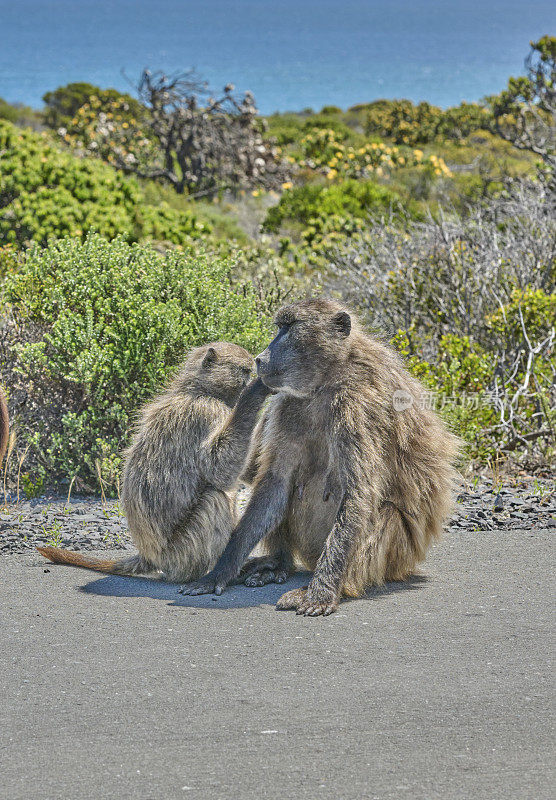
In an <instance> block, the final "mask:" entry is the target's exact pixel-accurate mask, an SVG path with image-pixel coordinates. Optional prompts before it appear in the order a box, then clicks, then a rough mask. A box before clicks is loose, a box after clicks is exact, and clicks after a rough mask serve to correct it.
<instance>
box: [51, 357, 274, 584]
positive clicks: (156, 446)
mask: <svg viewBox="0 0 556 800" xmlns="http://www.w3.org/2000/svg"><path fill="white" fill-rule="evenodd" d="M253 366H254V364H253V359H252V357H251V356H250V355H249V353H247V351H246V350H244V349H243V348H241V347H238V346H237V345H233V344H228V343H226V342H216V343H214V344H212V345H205V346H203V347H199V348H197V349H196V350H193V351H192V353H191V354H190V356H189V358H188V359H187V361H186V362H185V364H184V365H183V367H182V369H181V371H180V372H179V374H178V375H177V377H176V378H175V379H174V381H173V382H172V383H171V384H170V385H169V387H168V388H167V389H166V391H165V392H163V393H162V394H161V395H160V396H159V397H157V398H156V399H155V400H153V401H152V402H151V403H148V404H147V405H146V406H145V407H144V409H143V410H142V412H141V415H140V420H139V424H138V427H137V431H136V433H135V436H134V438H133V441H132V444H131V446H130V448H129V449H128V451H127V453H126V463H125V468H124V472H123V491H122V504H123V509H124V512H125V514H126V516H127V520H128V524H129V531H130V534H131V538H132V539H133V541H134V542H135V545H136V546H137V549H138V550H139V554H138V555H136V556H131V557H129V558H123V559H120V560H117V561H103V560H102V559H93V558H89V557H87V556H82V555H80V554H79V553H72V552H70V551H67V550H60V549H58V548H54V547H39V548H37V549H38V550H39V552H40V553H42V554H43V555H44V556H46V557H47V558H50V559H51V561H55V562H57V563H62V564H72V565H75V566H81V567H88V568H89V569H94V570H98V571H100V572H110V573H115V574H119V575H136V574H139V573H149V572H153V571H155V570H161V571H162V572H163V573H164V576H165V577H166V579H167V580H169V581H184V580H191V579H193V578H196V577H199V576H200V575H204V573H205V572H206V571H207V570H208V569H210V568H211V567H212V566H213V565H214V563H215V562H216V559H217V558H218V556H219V555H220V554H221V552H222V550H223V549H224V546H225V545H226V542H227V541H228V539H229V537H230V533H231V531H232V529H233V527H234V525H235V523H236V522H237V518H236V493H237V484H238V478H239V475H240V473H241V470H242V468H243V466H244V462H245V460H246V457H247V453H248V449H249V440H250V437H251V434H252V431H253V428H254V426H255V422H256V419H257V415H258V412H259V410H260V408H261V406H262V404H263V401H264V399H265V397H266V396H267V395H268V394H269V391H270V390H269V389H268V388H267V387H265V386H264V384H263V383H262V382H261V381H260V379H256V380H254V381H251V383H250V384H249V385H248V386H246V385H247V383H248V381H249V376H250V373H251V370H252V367H253ZM245 387H246V388H245ZM242 390H243V391H242ZM240 392H241V396H240ZM238 396H239V400H238ZM236 401H237V405H236V406H235V408H234V410H233V411H232V413H230V411H231V409H232V407H233V406H234V404H235V403H236Z"/></svg>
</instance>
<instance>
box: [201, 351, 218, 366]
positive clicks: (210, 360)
mask: <svg viewBox="0 0 556 800" xmlns="http://www.w3.org/2000/svg"><path fill="white" fill-rule="evenodd" d="M216 358H217V354H216V350H215V349H214V347H209V349H208V350H207V352H206V353H205V357H204V358H203V367H208V366H210V365H211V364H214V362H215V361H216Z"/></svg>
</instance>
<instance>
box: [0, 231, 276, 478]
mask: <svg viewBox="0 0 556 800" xmlns="http://www.w3.org/2000/svg"><path fill="white" fill-rule="evenodd" d="M234 266H235V265H234V263H233V261H232V259H231V258H224V257H216V256H214V255H209V254H206V253H204V252H203V251H202V250H199V249H197V250H195V251H194V250H192V249H189V250H186V252H185V253H176V252H174V253H170V254H168V255H166V256H165V257H162V256H161V255H159V254H157V253H156V252H155V251H154V250H153V249H152V248H150V247H148V246H141V245H129V244H128V243H126V242H125V241H124V240H123V239H121V238H120V239H116V240H114V241H113V242H111V243H109V242H107V241H106V240H105V239H103V238H102V237H100V236H99V235H96V234H94V235H90V236H88V237H87V239H86V240H85V242H80V241H78V240H74V239H65V240H61V241H58V242H51V243H50V244H49V245H48V246H47V247H46V248H44V249H40V248H39V247H38V246H33V247H31V248H30V249H29V250H28V251H27V253H26V256H25V259H24V261H23V263H22V264H21V266H20V268H19V269H18V270H17V271H15V272H11V273H8V275H7V276H6V278H5V283H4V290H3V295H4V301H5V302H6V303H7V304H9V306H11V311H12V314H13V319H14V323H15V324H14V326H13V327H11V328H10V333H9V337H8V345H7V358H6V361H7V363H8V365H10V364H11V367H8V369H9V372H8V374H7V383H8V386H10V387H12V386H13V387H18V386H20V387H22V388H24V389H25V391H26V393H27V395H28V400H27V401H26V405H25V410H24V412H22V413H23V418H22V419H20V420H19V431H20V437H23V439H24V441H25V442H26V443H27V444H29V445H30V446H31V451H30V454H29V455H28V458H27V461H26V468H27V469H29V466H28V465H29V462H33V463H34V465H35V466H34V468H35V470H36V473H37V476H39V477H40V475H41V474H42V475H46V476H47V478H48V480H49V481H50V482H51V481H52V480H57V479H62V478H69V479H71V478H72V477H73V476H77V478H78V484H77V485H78V486H81V488H86V489H92V488H97V487H98V484H99V472H100V474H101V475H102V480H103V481H104V482H105V483H106V484H108V485H110V488H111V489H112V490H114V488H115V485H116V483H117V475H118V469H119V458H120V456H119V454H120V451H121V448H122V446H123V445H124V444H125V442H126V438H127V434H128V431H129V428H130V426H131V423H132V420H133V415H134V413H135V410H136V409H137V407H138V405H140V404H141V403H142V402H143V401H144V400H145V399H147V398H148V397H150V396H151V395H152V394H153V392H155V391H156V390H157V389H159V388H160V386H161V385H162V383H163V382H164V381H165V380H166V378H167V376H168V374H169V373H171V372H172V371H173V370H174V368H175V367H176V365H177V364H179V363H180V361H181V360H182V359H183V357H184V355H185V353H186V352H187V351H188V350H189V349H190V348H191V347H193V346H196V345H199V344H201V343H203V342H207V341H211V340H217V339H226V340H230V341H235V342H237V343H238V344H240V345H243V346H244V347H246V348H247V349H248V350H250V351H251V352H256V351H257V350H258V349H260V347H261V346H262V344H263V342H264V341H266V340H267V338H268V335H269V328H268V323H267V321H266V317H265V313H264V312H265V311H266V307H264V305H263V300H261V299H259V297H258V295H257V294H256V293H255V291H254V289H253V288H252V286H251V285H250V284H246V285H233V284H232V283H231V279H230V272H231V270H232V269H233V268H234ZM4 368H6V367H5V366H4ZM26 414H27V416H25V415H26ZM37 476H35V477H33V480H37V479H38V478H37Z"/></svg>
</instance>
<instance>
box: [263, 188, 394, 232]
mask: <svg viewBox="0 0 556 800" xmlns="http://www.w3.org/2000/svg"><path fill="white" fill-rule="evenodd" d="M399 200H400V198H399V196H398V195H397V194H396V193H395V192H392V191H391V190H390V189H388V188H386V187H385V186H379V185H378V184H377V183H374V182H373V181H356V180H346V181H343V182H341V183H338V184H334V185H332V186H321V185H316V184H310V185H307V186H299V187H296V188H294V189H289V190H288V191H286V192H284V194H283V195H282V197H281V198H280V202H279V203H278V204H277V205H276V206H273V207H272V208H270V209H269V211H268V213H267V215H266V219H265V221H264V223H263V228H264V230H266V231H269V232H277V231H279V229H280V227H281V226H282V224H283V223H284V222H286V221H290V222H293V223H296V224H300V225H302V226H309V225H313V226H317V227H322V225H323V224H324V223H326V221H327V220H328V219H330V218H332V217H341V218H349V219H352V220H354V219H359V220H360V219H364V218H365V217H366V216H367V215H368V214H369V212H370V211H372V210H376V209H381V208H383V209H389V208H390V207H392V206H397V205H399Z"/></svg>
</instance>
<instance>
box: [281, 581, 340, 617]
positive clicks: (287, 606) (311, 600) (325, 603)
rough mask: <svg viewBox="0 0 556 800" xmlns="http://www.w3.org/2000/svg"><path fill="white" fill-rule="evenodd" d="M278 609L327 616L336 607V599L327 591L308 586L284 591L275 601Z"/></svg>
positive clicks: (308, 615)
mask: <svg viewBox="0 0 556 800" xmlns="http://www.w3.org/2000/svg"><path fill="white" fill-rule="evenodd" d="M276 608H277V609H278V610H279V611H295V613H296V614H303V615H304V616H306V617H321V616H322V617H328V616H329V615H330V614H332V613H333V612H334V611H336V609H337V608H338V601H337V600H336V599H335V598H333V597H331V596H330V595H329V594H328V593H322V594H321V593H319V592H315V590H313V589H311V588H310V587H307V586H305V587H304V588H302V589H293V590H292V591H291V592H286V594H283V595H282V597H281V598H280V599H279V600H278V602H277V603H276Z"/></svg>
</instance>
